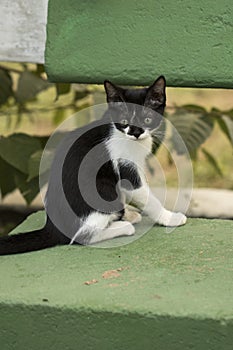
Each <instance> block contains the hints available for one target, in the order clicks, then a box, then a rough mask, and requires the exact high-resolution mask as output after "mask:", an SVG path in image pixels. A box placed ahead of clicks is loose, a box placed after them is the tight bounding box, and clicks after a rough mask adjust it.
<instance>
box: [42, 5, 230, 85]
mask: <svg viewBox="0 0 233 350" xmlns="http://www.w3.org/2000/svg"><path fill="white" fill-rule="evenodd" d="M232 18H233V6H232V1H231V0H221V1H220V0H217V1H212V0H205V1H204V0H196V1H193V0H186V1H185V2H184V1H183V0H177V1H173V0H164V1H158V0H141V1H137V0H130V1H125V0H118V1H108V0H102V1H93V0H85V1H84V0H67V1H63V0H49V7H48V25H47V43H46V54H45V62H46V70H47V73H48V76H49V79H50V80H51V81H57V82H61V81H63V82H78V83H101V84H102V83H103V81H104V80H105V79H110V80H112V81H114V82H115V83H119V84H126V85H128V84H131V85H147V84H149V83H151V82H152V81H154V79H155V78H156V77H157V76H158V75H160V74H164V75H165V76H166V78H167V81H168V85H170V86H193V87H222V88H233V59H232V57H233V42H232V37H233V22H232Z"/></svg>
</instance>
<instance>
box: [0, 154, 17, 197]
mask: <svg viewBox="0 0 233 350" xmlns="http://www.w3.org/2000/svg"><path fill="white" fill-rule="evenodd" d="M14 172H15V169H14V168H13V167H12V166H11V165H9V164H8V163H7V162H5V161H4V160H3V159H2V158H1V157H0V174H1V175H0V190H1V194H2V197H5V196H6V195H7V194H8V193H10V192H12V191H14V189H15V181H14Z"/></svg>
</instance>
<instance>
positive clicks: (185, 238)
mask: <svg viewBox="0 0 233 350" xmlns="http://www.w3.org/2000/svg"><path fill="white" fill-rule="evenodd" d="M43 222H44V215H43V213H38V214H36V215H33V216H32V217H31V218H29V219H28V220H27V221H26V222H25V223H23V225H21V226H20V227H19V228H18V229H17V231H22V230H23V231H26V230H27V229H29V228H32V227H34V228H36V226H37V227H40V226H41V225H43ZM33 225H34V226H33ZM35 225H36V226H35ZM232 232H233V222H232V221H230V220H205V219H189V220H188V223H187V224H186V225H185V226H183V227H180V228H177V229H176V230H175V231H174V232H173V233H172V234H166V233H165V230H164V228H162V227H154V228H153V229H152V230H150V231H149V232H148V233H147V234H146V235H145V236H144V237H143V238H141V239H139V240H137V241H135V242H134V243H132V244H129V245H125V246H122V247H120V248H111V249H98V248H91V247H79V246H64V247H56V248H53V249H48V250H44V251H40V252H34V253H30V254H22V255H17V256H13V255H11V256H1V257H0V276H1V283H0V349H1V350H27V349H30V350H41V349H45V350H46V349H49V350H79V349H80V350H95V349H99V350H111V349H113V350H118V349H119V350H137V349H138V350H141V349H144V350H154V349H158V350H183V349H184V350H191V349H192V350H220V349H221V350H232V344H233V298H232V291H233V250H232V247H233V235H232ZM121 268H122V270H119V271H118V274H119V276H116V275H115V276H114V275H113V276H112V278H103V277H102V275H103V274H104V272H105V271H109V270H116V269H121ZM93 279H96V280H97V281H98V282H97V283H95V284H91V285H85V284H84V282H85V281H90V280H93Z"/></svg>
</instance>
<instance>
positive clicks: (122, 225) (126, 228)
mask: <svg viewBox="0 0 233 350" xmlns="http://www.w3.org/2000/svg"><path fill="white" fill-rule="evenodd" d="M109 228H110V229H114V230H116V232H117V233H118V235H119V236H125V235H126V236H132V235H134V233H135V228H134V226H133V225H132V224H131V223H130V222H128V221H114V222H113V223H112V224H111V225H110V226H109Z"/></svg>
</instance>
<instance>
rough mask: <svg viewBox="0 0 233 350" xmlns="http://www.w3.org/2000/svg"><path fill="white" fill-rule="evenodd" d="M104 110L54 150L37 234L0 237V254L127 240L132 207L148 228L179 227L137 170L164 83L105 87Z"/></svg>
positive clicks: (158, 114)
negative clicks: (42, 223) (150, 222)
mask: <svg viewBox="0 0 233 350" xmlns="http://www.w3.org/2000/svg"><path fill="white" fill-rule="evenodd" d="M104 85H105V90H106V95H107V102H108V110H107V112H106V113H105V114H104V116H103V118H102V119H101V120H100V121H95V122H93V123H91V124H88V125H86V126H84V127H82V128H79V129H76V130H74V131H72V132H71V133H70V134H69V135H68V137H66V138H65V140H64V141H63V142H62V143H61V145H60V146H59V147H58V150H57V152H56V155H55V158H54V161H53V164H52V167H51V173H50V180H49V185H48V190H47V195H46V205H45V207H46V213H47V221H46V224H45V226H44V228H42V229H41V230H37V231H32V232H28V233H24V234H19V235H13V236H8V237H3V238H1V239H0V255H6V254H16V253H24V252H29V251H34V250H40V249H44V248H48V247H52V246H55V245H59V244H70V243H78V244H83V245H87V244H93V243H96V242H100V241H103V240H108V239H112V238H114V237H119V236H125V235H133V234H134V232H135V228H134V224H135V223H137V222H139V221H140V220H141V215H140V214H139V213H138V212H136V211H130V210H128V209H126V203H127V202H129V201H130V202H131V203H133V204H134V205H135V206H137V208H139V209H141V211H143V213H145V214H146V215H148V216H149V217H150V218H151V219H152V220H153V221H154V222H155V223H158V224H160V225H163V226H180V225H184V224H185V222H186V216H185V215H184V214H182V213H174V212H171V211H168V210H166V209H165V208H164V207H163V206H162V205H161V203H160V202H159V201H158V200H157V199H156V198H155V197H154V196H153V194H152V193H151V191H150V189H149V187H148V185H147V182H146V178H145V175H144V171H143V169H144V168H145V160H146V158H147V156H148V155H149V154H150V152H151V149H152V145H153V134H154V133H155V132H156V130H157V129H158V127H159V126H160V124H161V121H162V115H163V112H164V108H165V104H166V94H165V88H166V82H165V78H164V77H163V76H160V77H159V78H158V79H157V80H156V81H155V82H154V83H153V84H152V85H151V86H150V87H148V88H141V89H123V88H121V87H118V86H115V85H114V84H112V83H111V82H109V81H105V83H104Z"/></svg>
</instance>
